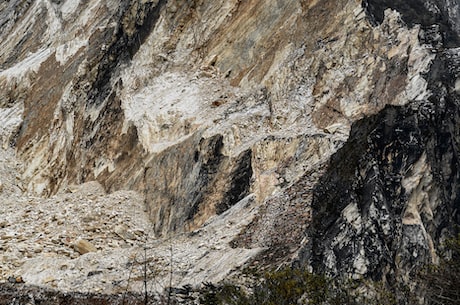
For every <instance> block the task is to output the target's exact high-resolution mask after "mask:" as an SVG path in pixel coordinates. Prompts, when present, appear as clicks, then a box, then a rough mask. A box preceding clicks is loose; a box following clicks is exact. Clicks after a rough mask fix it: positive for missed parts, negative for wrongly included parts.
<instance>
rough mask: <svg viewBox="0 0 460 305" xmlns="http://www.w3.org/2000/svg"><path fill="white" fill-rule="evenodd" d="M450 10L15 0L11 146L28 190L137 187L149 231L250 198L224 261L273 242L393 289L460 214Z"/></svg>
mask: <svg viewBox="0 0 460 305" xmlns="http://www.w3.org/2000/svg"><path fill="white" fill-rule="evenodd" d="M459 6H460V4H459V2H458V0H439V1H438V0H437V1H424V0H413V1H371V0H367V1H362V3H361V2H360V1H354V0H339V1H336V0H334V1H332V0H306V1H287V0H283V1H271V0H270V1H258V0H250V1H236V0H218V1H202V0H194V1H175V0H169V1H166V0H142V1H135V0H131V1H121V0H88V1H74V0H66V1H49V0H41V1H25V0H11V1H9V2H5V3H3V4H0V24H1V25H2V26H1V29H0V41H1V43H0V122H1V124H2V126H5V128H4V129H3V130H1V131H0V141H1V143H2V146H3V147H5V148H6V147H7V146H9V145H11V146H13V147H14V148H15V149H16V151H17V153H18V156H19V157H20V158H21V159H22V160H23V161H24V169H23V170H22V178H21V181H22V184H23V185H24V186H23V187H22V189H24V190H27V191H28V192H30V193H34V194H37V195H41V196H45V197H46V196H51V195H54V194H59V193H60V192H62V191H63V190H66V189H67V188H68V187H69V185H72V184H81V183H84V182H88V181H93V180H97V181H98V182H99V183H101V184H102V185H103V187H104V189H105V191H107V192H109V193H111V192H115V191H118V190H122V189H129V190H133V191H137V192H139V193H140V194H141V196H142V200H144V201H145V204H146V207H147V213H148V215H149V219H150V221H151V222H152V227H153V233H152V234H153V235H155V236H157V237H162V236H168V235H171V234H176V233H181V232H188V231H194V230H200V228H202V226H203V224H207V225H211V227H213V226H215V227H213V228H216V229H215V230H216V231H225V228H226V225H225V222H226V221H225V219H226V217H229V216H228V215H240V214H241V213H242V211H245V209H250V210H251V213H249V214H248V215H247V216H245V217H244V219H243V220H242V221H241V222H242V223H244V225H239V226H238V229H239V232H238V233H239V234H238V236H236V235H237V232H236V231H237V230H236V229H232V230H230V229H229V230H228V235H226V236H225V238H224V239H225V242H226V243H227V242H230V240H232V242H231V243H230V245H231V246H232V247H233V249H231V248H229V247H230V245H225V247H224V250H223V251H220V252H219V251H217V252H215V253H220V254H222V253H224V252H227V253H233V254H235V253H239V254H241V257H240V259H238V260H237V261H235V262H234V264H229V266H230V265H231V266H232V267H231V268H233V267H235V266H241V265H242V264H244V263H246V262H247V260H248V258H249V257H252V256H253V255H257V254H259V253H260V249H262V248H264V249H266V252H265V254H266V255H265V256H262V257H263V258H264V259H263V260H262V261H265V262H267V263H268V264H270V263H273V262H280V263H281V262H290V261H292V260H296V261H299V262H300V263H302V264H305V265H308V266H310V267H312V268H313V269H314V270H317V271H325V272H327V273H329V274H333V275H337V274H340V275H344V276H350V277H355V278H356V277H358V278H359V277H366V278H367V277H370V278H373V279H377V280H379V279H382V278H384V279H386V281H387V282H388V283H394V282H395V281H400V280H401V279H407V278H408V276H410V270H412V267H413V266H418V265H421V264H423V263H426V262H430V261H435V260H436V255H437V254H436V253H437V250H438V247H439V245H440V242H441V241H442V240H443V238H445V237H446V236H447V235H448V233H449V232H452V231H453V228H454V226H455V224H458V223H460V219H459V216H458V212H457V211H458V206H459V198H458V191H457V190H458V179H459V176H458V175H459V174H458V148H459V147H458V138H459V134H458V133H459V132H458V126H459V124H458V123H459V122H458V119H459V118H458V115H459V111H458V103H459V92H460V75H459V74H460V72H459V71H460V64H459V42H460V38H459V37H460V20H459V18H460V15H459V14H460V13H459V11H460V10H459V9H458V8H459ZM387 8H388V9H387ZM31 29H33V31H32V30H31ZM7 188H9V190H11V191H13V189H11V187H10V186H7ZM243 203H244V204H247V206H244V204H243ZM235 213H236V214H235ZM216 215H218V217H216ZM253 215H256V216H255V217H254V218H253V217H252V216H253ZM232 223H234V220H232ZM219 226H220V227H219ZM234 227H235V226H233V228H234ZM118 231H119V234H122V235H123V234H124V233H123V232H125V231H123V230H121V229H120V230H118ZM125 233H126V232H125ZM209 234H211V233H209ZM232 234H233V235H232ZM205 235H206V234H205ZM224 235H225V234H224ZM206 236H209V235H206ZM195 238H197V237H195ZM203 238H205V237H203ZM222 238H223V237H222ZM183 243H184V244H187V242H186V238H185V239H184V240H183ZM226 247H228V248H226ZM191 248H193V247H191ZM193 249H194V248H193ZM190 251H192V252H193V251H195V250H190ZM197 251H198V250H197ZM200 251H201V250H200ZM232 251H233V252H232ZM198 252H199V251H198ZM198 252H197V253H198ZM184 253H185V252H184ZM214 255H216V256H217V255H218V254H214ZM235 255H236V254H235ZM184 256H185V254H184ZM197 256H199V255H197ZM236 256H238V255H236ZM200 262H201V264H203V265H204V263H203V262H209V260H202V261H200V258H198V259H197V263H196V264H197V265H200ZM207 268H209V266H207ZM205 269H206V268H205ZM219 270H220V269H219ZM228 271H229V270H220V271H219V272H221V273H220V275H214V276H213V279H216V280H218V279H222V276H223V275H224V274H227V273H228ZM197 274H200V271H197ZM194 277H195V275H194V274H192V273H190V274H187V276H186V277H184V278H183V280H181V283H182V284H186V283H187V281H192V282H194V283H196V282H199V280H197V279H200V280H203V278H204V277H205V276H203V274H201V275H198V276H196V277H195V278H196V279H195V280H192V279H193V278H194Z"/></svg>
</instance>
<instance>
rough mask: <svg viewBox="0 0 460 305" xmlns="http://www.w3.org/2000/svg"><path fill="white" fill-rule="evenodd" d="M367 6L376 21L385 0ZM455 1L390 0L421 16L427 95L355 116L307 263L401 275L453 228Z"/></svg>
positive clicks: (355, 273)
mask: <svg viewBox="0 0 460 305" xmlns="http://www.w3.org/2000/svg"><path fill="white" fill-rule="evenodd" d="M365 5H366V7H367V8H368V12H369V14H370V17H371V20H375V21H376V22H381V21H382V11H381V10H382V9H383V8H386V7H387V4H385V2H378V4H377V3H373V2H372V1H368V2H367V3H365ZM458 5H459V4H458V2H457V3H441V2H440V3H437V4H433V3H428V2H426V3H425V2H423V1H420V3H418V5H417V3H414V4H413V3H412V2H410V4H409V3H407V2H404V3H403V4H399V3H398V2H392V3H391V4H390V3H388V6H390V7H393V8H395V9H398V10H399V11H400V12H401V16H402V19H403V20H405V21H406V23H407V24H408V25H409V26H413V25H414V24H421V27H422V30H421V32H420V33H419V38H420V40H421V41H422V42H423V43H425V44H426V45H427V47H428V46H429V47H430V48H432V52H433V53H434V54H436V57H435V58H434V59H433V60H432V63H431V64H430V69H429V70H428V71H426V73H425V74H424V75H423V78H424V79H425V80H426V92H427V95H426V96H424V97H423V98H415V100H410V103H409V104H408V105H405V106H401V107H394V106H387V107H386V108H385V109H383V110H382V111H380V112H379V113H378V114H376V115H372V116H370V117H367V118H365V119H362V120H360V121H358V122H356V123H355V124H353V126H352V129H351V133H350V137H349V139H348V141H347V143H346V144H345V145H344V146H343V147H342V148H340V149H339V151H338V152H337V153H336V154H335V155H334V156H333V157H332V158H331V161H330V162H329V165H328V168H329V169H328V171H327V173H326V174H325V175H324V176H323V177H322V178H321V179H320V182H319V183H318V185H317V187H316V189H315V199H314V201H313V221H312V226H311V228H310V230H309V234H310V238H311V242H310V243H309V245H308V246H307V247H306V248H305V249H306V251H305V252H304V255H305V257H304V258H306V259H307V260H309V262H310V263H311V265H312V266H313V268H314V269H315V270H317V271H322V272H326V273H328V274H333V275H338V274H341V275H344V274H346V275H348V276H352V277H361V276H364V277H371V278H373V279H375V280H382V279H383V280H384V281H385V282H388V283H390V284H394V283H395V282H397V281H401V280H404V281H406V283H409V279H410V278H411V275H414V274H416V272H417V271H418V270H419V269H418V268H417V267H419V266H423V265H424V264H426V263H433V262H436V261H437V251H436V249H439V247H440V246H442V245H441V244H442V242H443V241H444V240H445V239H446V238H448V237H449V236H450V234H451V232H455V230H458V228H456V226H458V223H459V221H460V215H459V214H458V211H459V207H460V198H459V192H458V181H459V163H458V162H459V160H458V149H459V144H458V140H457V139H458V134H459V129H458V126H459V119H460V117H459V106H460V98H459V92H458V90H457V89H456V85H455V83H456V82H457V81H458V77H459V75H460V53H459V48H458V47H459V45H460V44H459V41H458V37H459V36H458V34H459V32H458V22H459V21H460V20H459V18H458ZM433 10H434V11H433ZM430 12H431V13H430ZM449 12H450V13H449ZM425 13H426V14H425ZM415 15H416V16H423V18H422V20H420V19H417V18H415ZM427 16H428V17H427ZM447 16H448V17H447ZM424 18H426V20H425V19H424ZM439 21H442V23H441V24H439V23H437V22H439ZM412 284H413V283H412Z"/></svg>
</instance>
